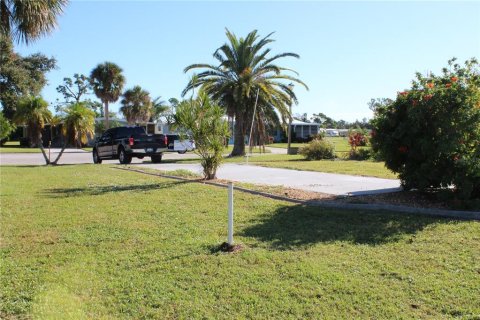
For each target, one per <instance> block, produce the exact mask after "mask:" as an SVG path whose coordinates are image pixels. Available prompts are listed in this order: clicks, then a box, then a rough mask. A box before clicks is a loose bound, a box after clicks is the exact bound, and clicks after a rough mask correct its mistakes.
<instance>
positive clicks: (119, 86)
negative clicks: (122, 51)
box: [90, 62, 125, 129]
mask: <svg viewBox="0 0 480 320" xmlns="http://www.w3.org/2000/svg"><path fill="white" fill-rule="evenodd" d="M90 81H91V85H92V88H93V91H94V92H95V94H96V96H97V97H98V98H99V99H100V100H101V101H102V103H103V104H104V112H105V128H106V129H108V128H109V110H108V104H109V103H110V102H115V101H117V100H118V98H119V97H120V95H121V93H122V90H123V85H124V83H125V77H124V76H123V75H122V69H121V68H120V67H119V66H118V65H116V64H115V63H112V62H105V63H103V64H99V65H98V66H96V67H95V68H94V69H93V70H92V72H91V74H90Z"/></svg>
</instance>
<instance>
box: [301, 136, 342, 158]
mask: <svg viewBox="0 0 480 320" xmlns="http://www.w3.org/2000/svg"><path fill="white" fill-rule="evenodd" d="M298 153H300V154H301V155H302V156H304V157H305V159H307V160H321V159H334V158H335V151H334V147H333V145H332V144H331V143H330V142H328V141H326V140H313V141H311V142H310V143H308V144H307V145H306V146H303V147H301V148H300V150H299V152H298Z"/></svg>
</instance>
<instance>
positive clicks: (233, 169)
mask: <svg viewBox="0 0 480 320" xmlns="http://www.w3.org/2000/svg"><path fill="white" fill-rule="evenodd" d="M139 166H141V167H146V168H151V169H158V170H165V171H171V170H177V169H185V170H190V171H193V172H196V173H201V172H202V168H201V166H200V165H199V164H174V163H163V164H146V163H144V164H140V165H139ZM217 178H219V179H226V180H232V181H239V182H247V183H254V184H265V185H272V186H278V185H281V186H285V187H290V188H295V189H300V190H306V191H315V192H322V193H329V194H335V195H365V194H377V193H386V192H394V191H400V190H401V188H400V181H399V180H392V179H380V178H372V177H360V176H350V175H345V174H333V173H322V172H311V171H298V170H289V169H279V168H265V167H259V166H253V165H245V164H231V163H227V164H224V165H222V166H221V167H220V169H219V170H218V172H217Z"/></svg>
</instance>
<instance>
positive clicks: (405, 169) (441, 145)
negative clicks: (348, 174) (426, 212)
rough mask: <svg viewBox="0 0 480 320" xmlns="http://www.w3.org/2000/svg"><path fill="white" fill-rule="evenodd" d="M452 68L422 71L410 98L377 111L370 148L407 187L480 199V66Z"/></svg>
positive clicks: (469, 63) (453, 64)
mask: <svg viewBox="0 0 480 320" xmlns="http://www.w3.org/2000/svg"><path fill="white" fill-rule="evenodd" d="M448 64H449V68H444V69H443V72H442V74H441V75H438V76H436V75H430V76H429V77H424V76H422V75H421V74H420V73H417V75H416V79H415V80H414V81H413V84H412V87H411V88H410V89H409V90H405V91H402V92H407V93H408V94H401V93H399V94H398V95H397V98H396V99H395V100H394V101H393V102H392V103H391V104H388V105H385V106H383V107H380V108H377V109H376V110H375V117H374V119H373V120H372V125H373V128H374V132H375V135H372V138H371V144H372V148H373V150H374V152H377V153H378V154H379V155H380V157H381V158H382V159H383V160H384V161H385V164H386V166H387V167H388V168H389V169H391V170H392V171H394V172H397V173H398V174H399V177H400V179H401V181H402V185H403V186H404V188H405V189H407V190H408V189H412V188H414V189H420V190H426V189H431V188H433V189H438V188H441V189H447V190H452V188H453V190H454V191H455V192H454V194H455V197H456V198H457V199H480V71H479V70H480V68H479V64H478V62H477V60H476V59H471V60H469V61H466V62H465V64H464V65H459V64H457V63H456V62H455V59H452V60H450V61H449V62H448Z"/></svg>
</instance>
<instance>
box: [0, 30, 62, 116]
mask: <svg viewBox="0 0 480 320" xmlns="http://www.w3.org/2000/svg"><path fill="white" fill-rule="evenodd" d="M0 66H1V67H0V103H1V105H2V106H3V110H2V111H3V114H4V115H5V117H6V118H7V119H9V120H12V119H13V116H14V114H15V110H16V106H17V103H18V101H19V99H20V97H22V96H25V95H31V96H37V95H39V94H40V91H41V90H42V88H43V87H44V86H45V84H46V83H47V79H46V77H45V73H47V72H48V71H50V70H52V69H54V68H55V67H56V61H55V59H53V58H48V57H46V56H44V55H42V54H40V53H36V54H33V55H29V56H27V57H22V56H20V55H19V54H17V53H15V52H14V51H13V45H12V42H11V41H10V40H9V39H8V38H6V37H0Z"/></svg>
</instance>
